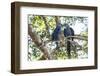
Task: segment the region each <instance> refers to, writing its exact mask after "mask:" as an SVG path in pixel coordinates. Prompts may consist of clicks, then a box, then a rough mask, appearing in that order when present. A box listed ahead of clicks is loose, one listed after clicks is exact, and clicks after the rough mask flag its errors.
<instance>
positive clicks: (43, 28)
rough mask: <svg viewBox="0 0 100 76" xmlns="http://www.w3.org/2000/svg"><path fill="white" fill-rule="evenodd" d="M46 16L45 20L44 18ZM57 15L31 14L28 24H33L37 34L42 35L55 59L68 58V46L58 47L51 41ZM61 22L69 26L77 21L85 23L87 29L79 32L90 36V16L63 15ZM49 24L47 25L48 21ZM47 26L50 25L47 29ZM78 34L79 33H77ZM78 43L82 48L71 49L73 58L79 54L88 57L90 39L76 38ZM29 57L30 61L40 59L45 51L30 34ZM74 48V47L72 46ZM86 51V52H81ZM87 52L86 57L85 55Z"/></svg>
mask: <svg viewBox="0 0 100 76" xmlns="http://www.w3.org/2000/svg"><path fill="white" fill-rule="evenodd" d="M44 18H45V20H44ZM55 19H56V18H55V16H42V15H29V16H28V20H29V23H28V24H32V26H33V29H34V30H35V32H36V33H37V35H39V36H40V38H41V39H42V41H43V42H44V44H45V43H46V44H45V46H46V47H48V49H49V51H48V52H49V53H51V52H52V55H53V57H54V59H56V60H59V59H68V55H67V50H66V48H67V47H60V48H59V49H56V46H55V43H53V42H52V41H51V35H52V33H53V31H54V29H55V27H56V20H55ZM59 19H60V21H61V24H62V25H63V24H64V23H67V24H68V25H69V26H71V27H73V26H76V22H77V21H78V23H79V24H80V23H81V24H83V25H84V27H83V28H85V29H81V31H80V32H79V33H80V34H79V35H80V36H83V37H88V28H87V26H88V18H87V17H79V16H61V17H59ZM45 22H46V23H47V25H46V23H45ZM47 26H48V27H49V28H48V29H47ZM74 31H77V29H74ZM76 34H77V33H76ZM76 41H77V43H79V44H80V45H81V46H82V50H78V51H76V53H75V52H74V50H73V49H71V58H73V59H75V58H78V56H79V57H80V55H81V58H87V55H88V47H87V46H88V41H85V40H78V39H77V40H76ZM28 47H29V48H28V59H29V60H30V61H33V60H40V59H41V57H42V55H43V53H42V52H41V50H40V49H39V48H38V46H36V45H35V43H34V42H32V39H31V37H30V36H28ZM72 48H73V47H72ZM79 51H80V53H81V52H82V53H84V54H82V53H81V54H79ZM85 54H86V56H85V57H83V56H84V55H85Z"/></svg>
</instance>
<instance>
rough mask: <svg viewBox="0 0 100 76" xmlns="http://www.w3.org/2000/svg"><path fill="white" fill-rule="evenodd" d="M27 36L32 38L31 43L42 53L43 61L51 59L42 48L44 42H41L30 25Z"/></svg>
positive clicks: (45, 49)
mask: <svg viewBox="0 0 100 76" xmlns="http://www.w3.org/2000/svg"><path fill="white" fill-rule="evenodd" d="M28 34H29V35H30V37H31V38H32V41H33V42H34V43H35V44H36V45H37V47H38V48H39V49H40V50H41V51H42V52H43V54H44V55H43V56H44V58H45V59H51V57H50V55H49V53H48V49H47V48H46V47H45V46H44V44H43V43H44V42H43V41H42V40H41V38H40V36H38V35H37V33H36V32H35V31H34V30H33V29H32V25H28Z"/></svg>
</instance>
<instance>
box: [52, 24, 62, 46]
mask: <svg viewBox="0 0 100 76" xmlns="http://www.w3.org/2000/svg"><path fill="white" fill-rule="evenodd" d="M61 34H62V30H61V23H58V24H57V25H56V28H55V29H54V31H53V33H52V40H53V41H56V46H57V47H56V48H59V43H58V41H60V39H61Z"/></svg>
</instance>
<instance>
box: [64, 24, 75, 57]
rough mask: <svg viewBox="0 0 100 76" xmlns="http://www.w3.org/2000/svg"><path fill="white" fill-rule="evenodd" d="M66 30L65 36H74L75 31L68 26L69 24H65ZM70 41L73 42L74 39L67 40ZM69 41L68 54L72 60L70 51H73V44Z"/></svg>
mask: <svg viewBox="0 0 100 76" xmlns="http://www.w3.org/2000/svg"><path fill="white" fill-rule="evenodd" d="M64 26H65V28H64V36H65V37H68V36H74V30H73V29H72V28H71V27H70V26H69V25H68V24H64ZM67 39H69V40H71V39H72V41H73V38H67ZM69 40H68V41H67V52H68V57H69V58H70V51H71V47H70V45H71V43H70V41H69Z"/></svg>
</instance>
